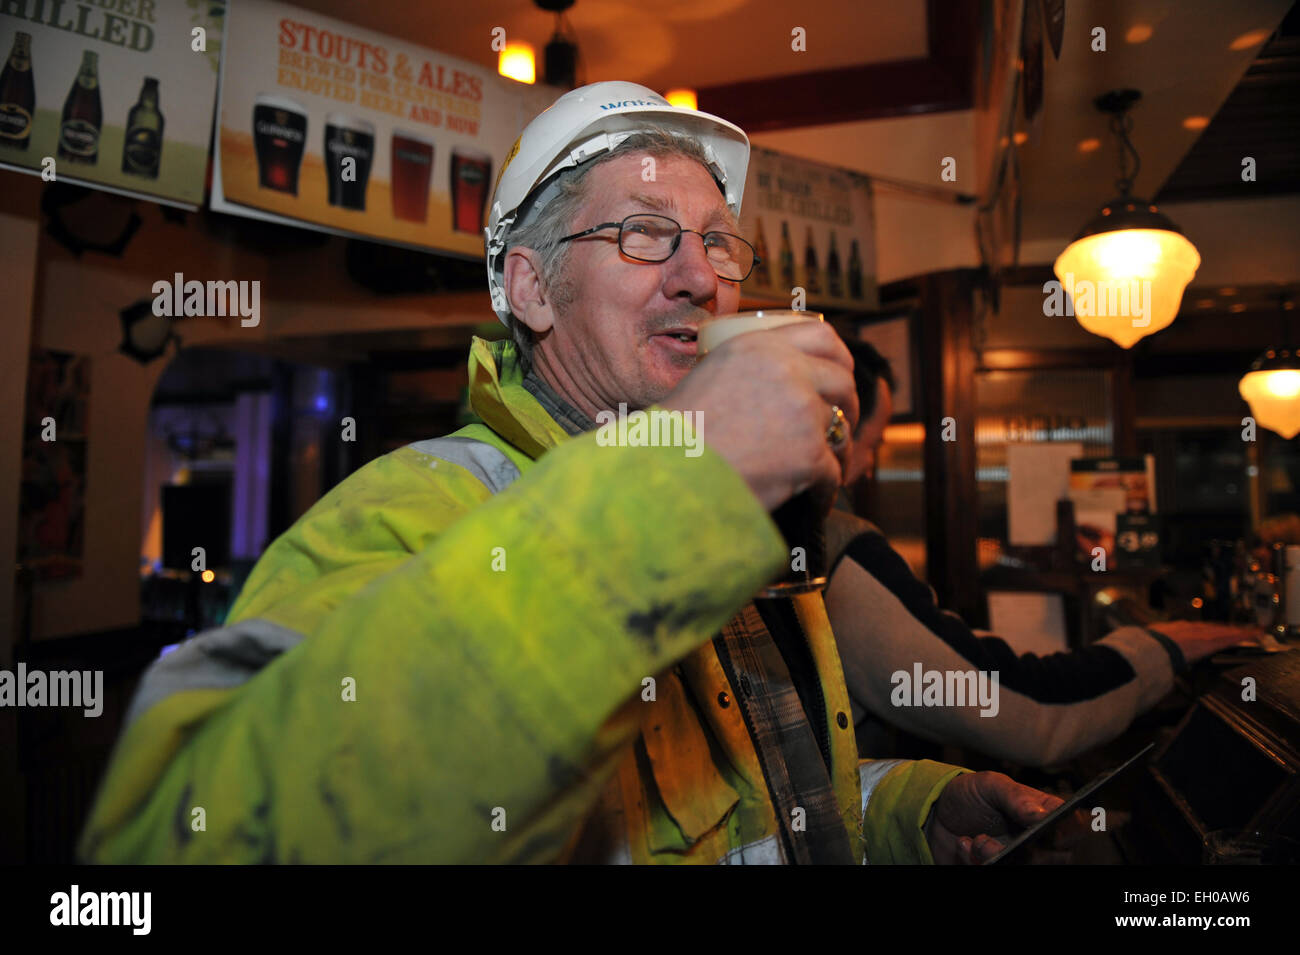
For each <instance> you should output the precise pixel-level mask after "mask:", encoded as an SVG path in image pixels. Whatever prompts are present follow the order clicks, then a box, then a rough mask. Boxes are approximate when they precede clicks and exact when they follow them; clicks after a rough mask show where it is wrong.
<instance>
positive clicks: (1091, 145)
mask: <svg viewBox="0 0 1300 955" xmlns="http://www.w3.org/2000/svg"><path fill="white" fill-rule="evenodd" d="M1076 148H1077V149H1078V150H1079V152H1081V153H1091V152H1096V151H1097V150H1098V149H1100V148H1101V140H1100V139H1096V138H1093V139H1081V140H1079V145H1078V146H1077V147H1076Z"/></svg>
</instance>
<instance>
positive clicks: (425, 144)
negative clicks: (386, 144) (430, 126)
mask: <svg viewBox="0 0 1300 955" xmlns="http://www.w3.org/2000/svg"><path fill="white" fill-rule="evenodd" d="M389 153H390V159H391V161H392V192H393V218H394V219H405V220H406V221H408V222H424V221H425V219H427V218H428V215H429V177H430V176H431V175H432V174H433V140H432V139H430V138H429V137H428V136H421V135H420V134H418V133H410V132H407V131H405V130H402V129H395V130H393V141H392V146H391V148H390V150H389Z"/></svg>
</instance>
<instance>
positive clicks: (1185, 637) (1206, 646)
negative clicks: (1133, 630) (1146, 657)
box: [1147, 620, 1260, 663]
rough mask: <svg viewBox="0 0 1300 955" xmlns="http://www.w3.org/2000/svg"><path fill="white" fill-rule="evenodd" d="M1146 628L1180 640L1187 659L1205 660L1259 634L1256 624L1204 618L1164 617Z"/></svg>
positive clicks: (1175, 640) (1179, 642)
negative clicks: (1167, 619) (1250, 624)
mask: <svg viewBox="0 0 1300 955" xmlns="http://www.w3.org/2000/svg"><path fill="white" fill-rule="evenodd" d="M1147 629H1148V630H1155V631H1157V632H1159V633H1163V634H1164V635H1165V636H1166V637H1168V638H1169V639H1170V640H1172V641H1174V643H1176V644H1178V648H1179V649H1180V650H1182V651H1183V656H1184V657H1186V658H1187V662H1188V663H1195V662H1196V661H1197V660H1203V659H1205V658H1206V657H1208V656H1210V655H1211V654H1214V653H1218V652H1219V651H1220V650H1226V649H1228V647H1233V646H1236V645H1237V644H1239V643H1241V642H1243V641H1246V640H1257V639H1258V638H1259V635H1260V633H1259V630H1257V629H1255V628H1254V627H1233V626H1229V625H1228V624H1226V623H1210V622H1208V621H1202V620H1169V621H1161V622H1160V623H1153V624H1151V625H1149V626H1148V627H1147Z"/></svg>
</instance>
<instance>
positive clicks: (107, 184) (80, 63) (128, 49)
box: [0, 0, 225, 208]
mask: <svg viewBox="0 0 1300 955" xmlns="http://www.w3.org/2000/svg"><path fill="white" fill-rule="evenodd" d="M224 20H225V2H224V0H130V2H114V3H90V2H85V3H72V2H61V0H6V2H3V3H0V55H3V56H4V57H5V60H4V67H3V70H0V165H2V166H7V167H9V168H13V169H19V170H22V171H25V172H31V173H35V174H38V175H43V176H44V177H45V178H46V179H47V180H52V179H57V180H59V181H65V180H66V181H73V182H78V183H81V184H82V185H90V186H97V187H101V188H107V189H110V190H113V191H117V192H125V193H129V194H135V195H143V196H147V197H150V198H155V199H160V200H162V201H166V202H172V203H174V204H178V205H183V206H190V207H194V208H197V207H198V206H199V205H200V204H202V202H203V191H204V186H205V183H206V179H207V170H208V145H209V143H210V141H211V137H212V111H213V105H214V101H215V98H216V88H217V74H218V72H219V69H220V57H221V33H222V25H223V22H224ZM196 30H197V31H200V32H198V33H197V34H196V32H195V31H196Z"/></svg>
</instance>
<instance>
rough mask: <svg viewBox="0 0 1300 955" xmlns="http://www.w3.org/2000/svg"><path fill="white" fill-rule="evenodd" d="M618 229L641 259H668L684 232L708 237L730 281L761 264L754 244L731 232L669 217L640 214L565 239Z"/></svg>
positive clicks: (714, 260)
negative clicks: (691, 225)
mask: <svg viewBox="0 0 1300 955" xmlns="http://www.w3.org/2000/svg"><path fill="white" fill-rule="evenodd" d="M615 227H617V228H618V248H619V251H621V252H622V253H623V254H624V255H626V256H627V257H628V258H629V259H636V260H637V261H638V262H666V261H668V259H670V258H672V256H673V253H674V252H676V251H677V248H678V246H680V245H681V244H682V233H683V232H694V233H695V234H696V235H698V236H699V237H700V238H701V239H703V240H704V254H705V255H706V256H708V259H709V263H710V264H711V265H712V266H713V271H715V272H717V273H718V278H720V279H726V280H727V281H728V282H743V281H745V279H747V278H749V273H750V272H752V271H754V266H755V265H757V264H758V263H759V258H758V255H757V254H756V253H755V252H754V247H753V246H752V245H750V244H749V243H748V242H746V241H745V240H744V239H742V238H741V237H740V236H738V235H732V234H731V233H730V232H695V230H694V229H683V228H682V227H681V225H680V224H679V223H678V222H677V221H676V220H675V219H670V218H668V217H667V216H658V215H653V214H651V213H638V214H637V215H631V216H628V217H627V218H626V219H624V220H623V221H622V222H602V223H601V224H600V225H596V226H592V227H591V228H590V229H586V230H584V231H582V232H575V233H574V234H573V235H566V236H565V237H564V238H562V239H561V240H560V241H561V242H568V241H570V240H571V239H581V238H582V237H583V236H588V235H591V234H592V233H593V232H599V231H600V230H601V229H613V228H615Z"/></svg>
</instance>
